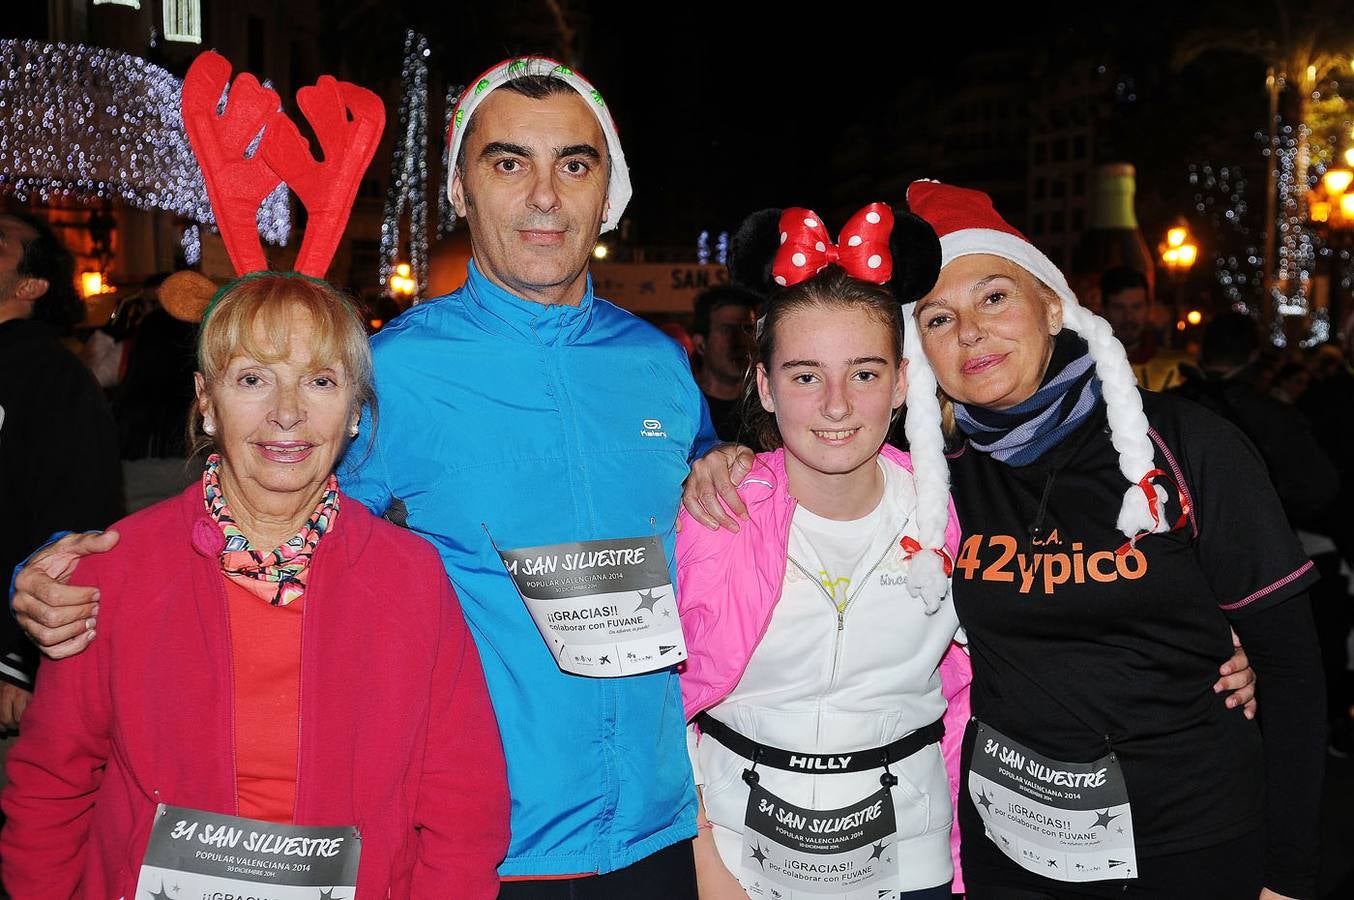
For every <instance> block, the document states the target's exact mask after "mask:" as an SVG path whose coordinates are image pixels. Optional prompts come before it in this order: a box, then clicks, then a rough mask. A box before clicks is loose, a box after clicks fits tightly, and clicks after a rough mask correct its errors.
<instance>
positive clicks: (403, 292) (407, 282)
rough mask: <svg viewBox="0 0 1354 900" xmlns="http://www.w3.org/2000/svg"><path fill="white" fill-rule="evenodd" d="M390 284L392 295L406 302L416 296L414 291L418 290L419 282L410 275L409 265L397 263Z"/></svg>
mask: <svg viewBox="0 0 1354 900" xmlns="http://www.w3.org/2000/svg"><path fill="white" fill-rule="evenodd" d="M388 283H389V284H390V293H391V295H392V296H394V297H398V298H403V299H405V300H408V299H409V298H410V297H412V296H414V291H416V290H417V289H418V282H416V281H414V279H413V277H412V276H411V275H410V274H409V263H396V264H395V271H394V272H393V273H391V275H390V280H389V282H388Z"/></svg>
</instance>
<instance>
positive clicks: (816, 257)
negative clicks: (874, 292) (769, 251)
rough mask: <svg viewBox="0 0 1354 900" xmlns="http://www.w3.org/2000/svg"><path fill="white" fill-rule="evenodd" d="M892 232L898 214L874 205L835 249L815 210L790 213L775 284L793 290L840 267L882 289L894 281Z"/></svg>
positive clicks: (784, 218) (784, 216) (783, 225)
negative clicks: (806, 280) (828, 267)
mask: <svg viewBox="0 0 1354 900" xmlns="http://www.w3.org/2000/svg"><path fill="white" fill-rule="evenodd" d="M892 231H893V210H891V209H889V207H888V206H887V205H886V204H884V203H871V204H870V205H869V206H867V207H865V208H864V209H862V210H861V211H860V212H858V213H856V214H855V215H854V216H852V217H851V219H850V221H848V222H847V223H846V226H845V227H844V228H842V233H841V237H840V238H839V239H838V240H839V243H838V244H834V243H832V241H831V239H830V238H829V237H828V234H827V229H826V228H824V227H823V220H822V219H820V218H819V217H818V214H817V213H815V212H814V211H813V210H809V209H804V208H802V207H798V206H796V207H794V208H792V209H787V210H785V212H783V213H781V215H780V249H779V250H777V251H776V259H775V262H773V263H772V264H771V275H772V277H774V278H775V280H776V284H778V285H780V286H781V287H789V286H790V285H792V284H798V283H799V282H801V281H804V280H805V279H808V278H812V277H813V276H815V275H817V274H818V273H819V272H821V271H823V269H824V268H826V267H827V266H829V265H831V264H832V263H836V264H837V265H839V266H841V267H842V268H843V269H845V270H846V273H847V274H848V275H850V276H851V277H852V278H858V279H860V280H861V281H868V282H871V283H872V284H883V283H884V282H886V281H888V280H889V278H891V277H892V276H893V257H892V256H891V255H890V254H889V233H890V232H892Z"/></svg>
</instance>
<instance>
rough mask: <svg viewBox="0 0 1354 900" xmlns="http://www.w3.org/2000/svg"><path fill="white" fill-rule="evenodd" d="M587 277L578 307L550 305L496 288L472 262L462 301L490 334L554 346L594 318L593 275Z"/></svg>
mask: <svg viewBox="0 0 1354 900" xmlns="http://www.w3.org/2000/svg"><path fill="white" fill-rule="evenodd" d="M585 277H586V279H587V283H586V285H585V287H584V289H583V297H582V299H581V300H579V302H578V305H577V306H563V305H548V304H545V303H536V302H535V301H532V300H525V299H523V298H522V297H519V296H517V295H516V294H514V293H512V292H511V291H508V290H505V289H504V288H501V287H499V286H498V285H496V284H494V283H493V282H492V281H490V280H489V279H488V278H487V277H485V275H484V273H482V272H481V271H480V270H479V267H478V266H477V265H476V264H475V261H474V260H473V259H472V260H470V265H469V271H468V275H467V277H466V280H465V286H464V287H462V288H461V292H460V293H461V301H462V302H463V303H464V304H465V307H466V310H467V311H468V312H469V314H470V315H471V317H472V318H474V319H475V321H476V322H478V323H479V324H480V325H482V326H483V327H484V328H485V329H487V330H489V331H493V332H496V333H511V334H517V335H520V336H522V337H525V338H533V339H535V340H539V341H541V342H542V343H545V344H553V343H556V342H557V341H559V340H561V339H565V340H567V339H568V338H570V337H572V336H574V335H576V334H577V333H579V332H580V331H581V330H582V329H583V328H584V326H586V325H587V323H588V321H589V320H590V319H591V318H592V308H593V294H592V273H590V272H589V273H588V274H587V275H586V276H585Z"/></svg>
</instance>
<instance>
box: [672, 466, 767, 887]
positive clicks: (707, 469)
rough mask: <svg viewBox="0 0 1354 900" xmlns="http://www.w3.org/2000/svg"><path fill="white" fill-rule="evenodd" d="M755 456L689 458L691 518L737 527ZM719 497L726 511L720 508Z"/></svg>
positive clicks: (686, 498)
mask: <svg viewBox="0 0 1354 900" xmlns="http://www.w3.org/2000/svg"><path fill="white" fill-rule="evenodd" d="M755 459H756V454H754V453H753V452H752V450H750V449H749V448H747V447H744V446H742V445H741V444H718V445H716V446H715V447H713V448H712V449H711V450H710V452H709V453H707V454H705V455H704V456H702V457H701V458H700V459H698V460H696V461H695V462H693V463H692V464H691V472H690V474H688V475H687V476H686V482H685V483H684V484H683V485H682V506H683V507H685V508H686V511H687V512H688V513H689V514H690V515H691V518H693V519H695V520H696V521H697V522H699V523H700V524H702V525H704V526H705V527H706V528H709V529H710V530H711V531H715V530H716V529H719V528H727V529H728V530H729V531H737V530H738V519H746V518H747V515H748V510H747V507H746V506H745V505H744V504H743V500H742V498H741V497H739V496H738V491H737V489H736V486H737V484H738V483H739V482H740V481H742V480H743V478H744V476H746V475H747V473H748V472H751V471H752V463H753V461H754V460H755ZM720 499H723V501H724V503H725V504H726V505H727V506H728V508H729V512H725V511H724V507H723V506H721V505H720V502H719V501H720ZM730 513H732V515H730ZM702 896H703V895H702Z"/></svg>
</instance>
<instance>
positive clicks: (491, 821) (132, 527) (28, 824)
mask: <svg viewBox="0 0 1354 900" xmlns="http://www.w3.org/2000/svg"><path fill="white" fill-rule="evenodd" d="M115 527H116V529H117V531H118V533H119V534H120V535H121V540H120V541H119V543H118V545H117V547H116V548H114V549H113V550H112V551H110V552H109V553H106V554H102V555H100V556H92V557H88V558H86V559H84V560H82V561H81V563H80V567H79V569H78V571H77V573H76V578H75V579H74V580H75V581H77V582H79V583H81V584H87V585H96V586H98V588H99V589H100V591H101V601H100V613H99V632H98V638H97V639H96V640H95V641H94V642H93V644H91V645H90V647H89V649H88V650H86V651H85V652H83V653H81V654H79V655H78V656H75V657H72V658H70V659H64V660H61V661H59V662H52V661H47V662H44V663H43V665H42V669H41V676H40V678H39V684H38V690H37V693H36V696H35V697H34V699H33V703H32V705H31V706H30V707H29V708H28V711H27V713H26V714H25V717H24V727H23V736H22V737H20V738H19V741H18V743H17V744H16V745H15V746H14V748H13V750H11V751H10V754H9V760H8V765H7V771H8V775H9V782H10V783H9V785H8V786H7V787H6V788H5V791H4V797H3V803H4V811H5V814H6V816H7V817H8V822H7V823H6V825H5V829H4V833H3V835H2V836H0V853H3V857H4V882H5V886H6V887H7V888H8V890H9V892H10V893H11V894H12V895H13V896H15V897H23V898H25V900H31V898H37V900H40V898H60V900H68V898H71V897H76V896H78V897H89V898H98V900H113V898H118V897H127V898H131V897H132V896H133V894H134V888H135V885H136V879H137V875H138V873H139V871H140V866H141V859H142V855H143V854H144V853H145V849H146V842H147V839H148V837H149V834H150V828H151V821H152V819H153V817H154V813H155V807H156V804H157V803H159V802H164V803H168V804H171V805H176V806H186V807H191V808H195V809H205V810H209V811H212V812H218V813H226V814H231V815H234V814H236V813H237V798H236V793H235V759H234V734H233V722H232V677H231V654H230V649H229V647H230V633H229V621H228V617H227V610H226V594H225V585H224V582H223V580H222V576H221V573H220V568H219V563H218V560H217V554H218V552H219V550H220V548H221V546H222V543H223V541H224V538H223V537H222V534H221V530H220V528H219V527H218V526H217V525H216V524H215V523H214V522H212V521H211V519H209V518H208V517H207V515H206V513H205V511H204V509H203V503H202V488H201V486H200V485H197V484H194V485H193V486H191V487H190V488H188V489H187V490H186V491H185V492H184V493H183V494H181V495H180V496H178V497H174V498H171V499H169V500H165V501H163V502H161V503H158V504H156V505H155V506H152V507H150V508H149V509H146V510H143V511H141V512H139V513H137V514H136V515H133V516H131V517H129V518H127V519H124V520H123V521H122V522H119V523H118V524H117V525H116V526H115ZM313 566H314V569H313V574H312V577H311V581H310V586H309V589H308V591H307V593H306V602H305V610H304V620H303V625H302V648H303V650H302V663H301V718H300V725H299V727H300V746H299V759H298V768H297V784H296V815H295V821H296V822H297V823H298V824H303V825H356V826H357V827H358V829H359V830H360V831H361V833H362V858H361V864H360V867H359V870H358V885H357V898H358V900H374V898H383V897H384V898H407V897H445V896H447V895H448V892H449V891H450V892H452V893H455V894H456V895H457V896H458V897H481V898H490V897H495V896H497V894H498V876H497V872H496V867H497V865H498V863H499V861H500V860H501V859H502V857H503V854H504V853H505V852H506V851H507V846H508V791H507V778H506V773H505V770H504V763H503V750H502V747H501V745H500V743H499V737H498V728H497V725H496V723H495V720H494V714H493V710H492V708H491V707H490V705H489V696H488V692H487V691H486V690H485V687H484V676H483V675H482V673H481V671H480V664H479V656H478V654H477V653H476V650H475V645H474V642H473V641H472V640H471V639H470V635H469V632H468V631H467V629H466V626H465V622H464V620H463V619H462V618H461V611H460V606H459V605H458V603H457V601H456V597H455V594H454V592H453V591H452V589H451V584H450V582H448V580H447V576H446V572H445V570H444V569H443V567H442V564H441V561H440V560H439V558H438V555H437V552H436V551H435V550H434V549H433V548H432V547H431V546H430V545H429V544H426V543H424V542H423V541H422V540H420V539H418V538H417V537H415V536H414V535H412V534H410V533H408V532H405V531H401V530H400V529H398V528H396V527H394V526H393V525H390V524H389V523H387V522H383V521H380V520H379V519H377V518H375V517H374V516H373V515H372V514H371V513H369V512H368V511H367V510H366V509H365V508H364V507H363V506H362V504H360V503H358V502H357V501H355V500H352V499H351V498H348V497H344V498H343V500H342V502H341V506H340V509H339V515H338V519H337V520H336V522H335V525H334V528H333V529H332V530H331V531H330V532H329V533H328V534H326V535H325V537H324V539H323V540H321V541H320V544H319V547H318V548H317V550H316V553H315V559H314V563H313Z"/></svg>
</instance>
